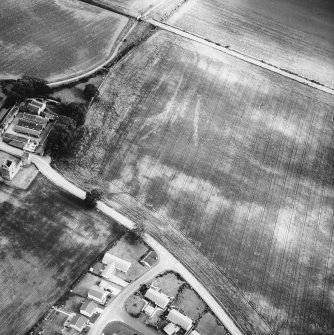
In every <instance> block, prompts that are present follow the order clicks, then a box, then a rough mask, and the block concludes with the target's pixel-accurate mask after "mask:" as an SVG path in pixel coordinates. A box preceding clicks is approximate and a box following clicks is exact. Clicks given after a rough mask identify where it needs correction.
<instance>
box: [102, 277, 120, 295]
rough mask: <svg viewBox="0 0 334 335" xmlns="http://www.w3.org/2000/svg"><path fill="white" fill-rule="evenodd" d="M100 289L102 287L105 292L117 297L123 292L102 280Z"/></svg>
mask: <svg viewBox="0 0 334 335" xmlns="http://www.w3.org/2000/svg"><path fill="white" fill-rule="evenodd" d="M99 286H100V287H102V288H103V289H104V290H105V291H108V292H110V293H111V294H112V295H117V294H119V293H120V292H121V290H120V289H119V288H117V287H115V286H113V285H111V284H110V283H108V282H106V281H105V280H101V283H100V284H99Z"/></svg>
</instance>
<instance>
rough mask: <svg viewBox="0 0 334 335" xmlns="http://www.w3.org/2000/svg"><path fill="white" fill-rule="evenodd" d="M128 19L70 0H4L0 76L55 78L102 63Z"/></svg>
mask: <svg viewBox="0 0 334 335" xmlns="http://www.w3.org/2000/svg"><path fill="white" fill-rule="evenodd" d="M127 22H128V20H127V18H125V17H122V16H120V15H118V14H114V13H111V12H109V11H106V10H102V9H99V8H97V7H94V6H90V5H87V4H85V3H82V2H79V1H69V0H51V1H43V0H33V1H15V0H2V1H1V11H0V46H1V48H0V78H12V77H19V76H22V75H23V74H26V75H31V76H36V77H40V78H44V79H47V80H49V81H55V80H58V79H63V78H66V77H71V76H75V75H77V74H81V73H82V72H86V71H88V70H89V69H93V68H95V67H96V66H97V65H99V64H102V63H103V62H104V61H105V60H106V59H107V58H108V56H109V55H110V53H111V51H112V48H113V46H114V43H115V42H116V40H117V37H118V36H119V35H120V33H121V31H122V30H123V28H124V27H125V26H126V24H127Z"/></svg>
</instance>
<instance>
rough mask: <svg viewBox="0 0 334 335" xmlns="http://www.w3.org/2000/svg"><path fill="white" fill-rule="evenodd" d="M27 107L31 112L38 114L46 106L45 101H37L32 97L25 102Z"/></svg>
mask: <svg viewBox="0 0 334 335" xmlns="http://www.w3.org/2000/svg"><path fill="white" fill-rule="evenodd" d="M27 107H28V109H29V111H30V112H31V113H32V114H35V115H40V114H41V113H42V112H44V110H45V108H46V103H45V102H42V101H38V100H36V99H32V100H31V101H30V102H29V103H28V104H27Z"/></svg>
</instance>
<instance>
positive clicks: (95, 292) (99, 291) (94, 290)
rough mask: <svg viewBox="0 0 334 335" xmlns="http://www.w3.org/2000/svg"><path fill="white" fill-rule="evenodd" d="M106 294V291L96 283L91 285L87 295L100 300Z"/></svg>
mask: <svg viewBox="0 0 334 335" xmlns="http://www.w3.org/2000/svg"><path fill="white" fill-rule="evenodd" d="M106 294H107V292H106V291H105V290H104V289H103V288H101V287H99V286H97V285H93V286H92V287H91V288H90V289H89V291H88V296H91V297H94V298H95V299H97V300H102V299H103V298H104V297H105V296H106Z"/></svg>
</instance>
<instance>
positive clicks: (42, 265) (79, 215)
mask: <svg viewBox="0 0 334 335" xmlns="http://www.w3.org/2000/svg"><path fill="white" fill-rule="evenodd" d="M0 213H1V214H0V268H1V271H0V285H1V293H0V301H1V307H0V329H1V331H0V333H1V334H2V335H13V334H15V335H21V334H22V335H23V334H26V333H27V331H28V330H29V329H30V328H31V327H32V326H33V325H34V324H35V323H36V322H37V321H38V320H39V318H40V317H41V316H42V315H43V314H44V313H46V312H47V311H48V309H49V308H50V307H51V306H52V305H53V304H54V303H55V302H56V301H57V300H58V299H59V298H60V297H61V296H62V295H63V294H64V293H65V291H67V290H68V287H69V285H70V284H72V282H73V281H74V280H75V279H76V278H77V277H79V276H80V275H81V273H82V272H83V271H85V270H87V269H88V268H89V266H90V264H91V263H92V262H93V261H94V260H95V259H96V257H98V255H99V254H100V253H101V252H102V250H103V249H104V248H105V247H106V246H107V245H108V244H109V243H111V242H112V241H113V240H115V239H117V238H118V237H119V233H120V231H119V230H118V227H117V225H116V224H115V223H114V222H112V221H110V219H108V218H106V217H104V216H101V215H100V214H98V213H97V212H95V211H91V212H87V211H83V210H82V204H80V202H78V200H76V199H73V198H72V197H71V196H69V195H67V194H65V193H63V192H61V191H58V189H57V188H56V187H54V186H52V185H49V182H48V181H47V180H46V179H44V177H41V176H38V177H36V179H35V181H34V182H33V184H32V185H31V186H30V188H29V190H27V191H22V190H17V189H14V188H11V187H9V186H6V185H4V184H2V185H1V189H0Z"/></svg>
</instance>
